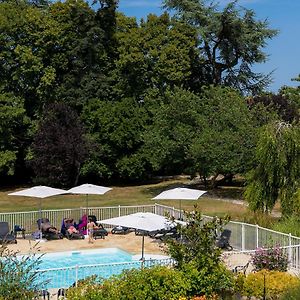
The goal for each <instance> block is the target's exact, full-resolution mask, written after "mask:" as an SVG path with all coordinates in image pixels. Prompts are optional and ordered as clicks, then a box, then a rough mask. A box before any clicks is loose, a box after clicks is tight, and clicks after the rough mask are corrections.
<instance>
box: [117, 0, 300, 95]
mask: <svg viewBox="0 0 300 300" xmlns="http://www.w3.org/2000/svg"><path fill="white" fill-rule="evenodd" d="M218 2H219V3H220V4H221V5H224V4H226V3H228V2H229V0H219V1H218ZM239 4H240V5H241V6H243V7H245V8H248V9H253V10H254V11H255V13H256V15H257V18H258V19H260V20H265V19H267V21H268V22H269V27H270V28H272V29H277V30H279V33H278V35H277V36H275V37H274V38H273V39H272V40H268V44H267V46H266V47H265V52H266V53H267V54H268V61H267V62H266V63H264V64H260V65H256V66H254V69H253V70H255V71H256V72H261V73H263V74H268V73H270V72H273V74H272V78H273V82H272V83H271V84H270V86H269V88H268V90H270V91H272V92H277V91H278V89H279V88H280V87H282V86H284V85H287V86H297V85H299V82H298V83H296V82H293V81H291V79H292V78H295V77H297V76H298V75H299V74H300V17H299V15H300V0H240V1H239ZM161 6H162V2H161V1H160V0H120V1H119V9H118V10H119V11H121V12H123V13H125V14H126V15H127V16H135V17H136V18H137V19H140V18H145V17H146V16H147V15H148V14H149V13H155V14H161V13H162V12H163V9H162V8H161Z"/></svg>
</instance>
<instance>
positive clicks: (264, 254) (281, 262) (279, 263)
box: [251, 245, 288, 272]
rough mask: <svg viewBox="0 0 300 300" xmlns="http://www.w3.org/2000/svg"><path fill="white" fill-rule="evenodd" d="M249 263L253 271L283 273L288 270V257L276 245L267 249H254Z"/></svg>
mask: <svg viewBox="0 0 300 300" xmlns="http://www.w3.org/2000/svg"><path fill="white" fill-rule="evenodd" d="M251 261H252V264H253V266H254V269H255V271H260V270H263V269H266V270H270V271H271V270H274V271H282V272H285V271H287V268H288V257H287V255H286V254H285V253H284V252H283V250H282V249H281V248H280V247H279V246H278V245H277V246H275V247H271V248H268V249H263V248H258V249H256V251H255V253H254V254H253V255H252V256H251Z"/></svg>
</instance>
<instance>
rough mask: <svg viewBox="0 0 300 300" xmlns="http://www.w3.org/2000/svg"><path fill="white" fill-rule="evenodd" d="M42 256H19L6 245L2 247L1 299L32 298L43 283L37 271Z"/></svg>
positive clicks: (0, 262)
mask: <svg viewBox="0 0 300 300" xmlns="http://www.w3.org/2000/svg"><path fill="white" fill-rule="evenodd" d="M40 262H41V256H36V255H34V254H32V255H26V256H18V252H16V251H11V250H9V249H8V248H7V246H6V245H1V247H0V299H6V300H15V299H23V300H26V299H32V298H33V296H34V295H35V294H36V291H37V290H38V289H42V288H43V283H41V282H40V283H38V282H37V279H38V276H39V273H38V272H36V270H37V268H38V266H39V264H40Z"/></svg>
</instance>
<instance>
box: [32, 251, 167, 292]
mask: <svg viewBox="0 0 300 300" xmlns="http://www.w3.org/2000/svg"><path fill="white" fill-rule="evenodd" d="M139 258H140V255H135V256H133V255H131V254H130V253H128V252H125V251H123V250H120V249H118V248H106V249H97V250H82V251H67V252H57V253H49V254H45V255H44V256H43V257H42V262H41V264H40V266H39V269H40V271H39V272H40V274H39V276H38V280H39V284H40V285H41V287H43V288H45V289H49V288H62V287H63V288H68V287H69V286H71V285H72V284H74V282H77V281H78V280H80V279H83V278H86V277H88V276H91V275H98V276H100V277H102V278H108V277H110V276H112V275H117V274H120V273H121V272H122V271H123V270H125V269H132V268H140V267H141V261H140V260H139ZM165 258H166V257H164V256H155V255H154V256H152V257H149V256H148V257H146V260H147V262H146V263H147V265H149V264H150V265H154V264H157V262H159V260H161V259H165ZM148 259H149V260H148Z"/></svg>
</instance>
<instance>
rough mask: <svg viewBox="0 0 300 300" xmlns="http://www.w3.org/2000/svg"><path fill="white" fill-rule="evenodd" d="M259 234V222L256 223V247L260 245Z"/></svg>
mask: <svg viewBox="0 0 300 300" xmlns="http://www.w3.org/2000/svg"><path fill="white" fill-rule="evenodd" d="M258 234H259V226H258V224H256V249H257V248H258V247H259V241H258Z"/></svg>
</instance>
